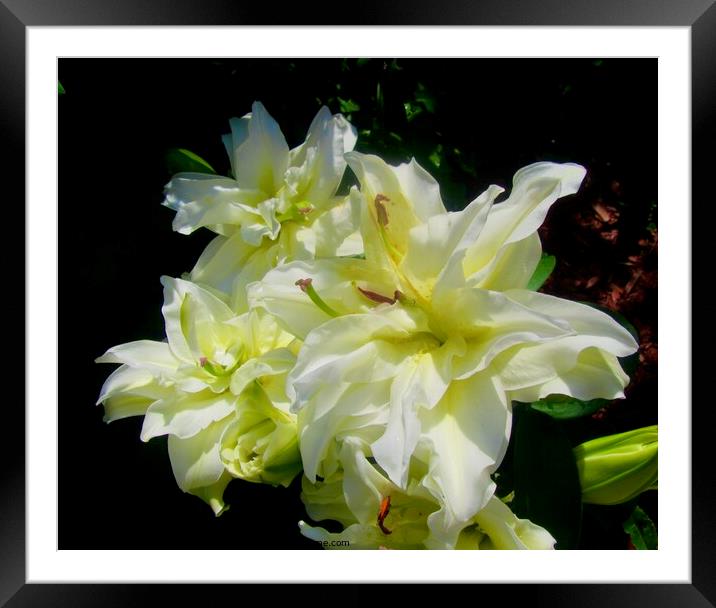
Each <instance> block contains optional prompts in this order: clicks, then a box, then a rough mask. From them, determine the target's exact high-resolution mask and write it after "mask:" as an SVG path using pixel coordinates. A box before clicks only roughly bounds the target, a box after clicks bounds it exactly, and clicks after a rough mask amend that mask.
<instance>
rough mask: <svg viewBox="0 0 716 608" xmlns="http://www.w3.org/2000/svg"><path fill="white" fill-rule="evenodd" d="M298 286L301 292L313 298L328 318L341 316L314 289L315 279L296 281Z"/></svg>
mask: <svg viewBox="0 0 716 608" xmlns="http://www.w3.org/2000/svg"><path fill="white" fill-rule="evenodd" d="M296 285H298V286H299V287H300V288H301V291H302V292H303V293H305V294H306V295H308V297H309V298H311V301H312V302H313V303H314V304H315V305H316V306H318V308H320V309H321V310H322V311H323V312H325V313H326V314H327V315H328V316H330V317H338V316H340V315H339V314H338V313H337V312H336V311H335V310H333V309H332V308H331V307H330V306H329V305H328V304H326V303H325V302H324V301H323V300H322V299H321V296H319V295H318V293H317V292H316V290H315V288H314V287H313V279H310V278H309V279H298V281H296Z"/></svg>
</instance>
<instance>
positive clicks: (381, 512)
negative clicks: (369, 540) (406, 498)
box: [378, 496, 393, 534]
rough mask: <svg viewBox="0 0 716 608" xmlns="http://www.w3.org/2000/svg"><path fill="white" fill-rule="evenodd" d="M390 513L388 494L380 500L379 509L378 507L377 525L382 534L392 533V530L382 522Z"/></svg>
mask: <svg viewBox="0 0 716 608" xmlns="http://www.w3.org/2000/svg"><path fill="white" fill-rule="evenodd" d="M389 513H390V496H386V497H385V498H383V500H381V501H380V509H378V527H379V528H380V531H381V532H382V533H383V534H392V533H393V531H392V530H388V528H386V527H385V524H384V523H383V522H384V521H385V518H386V517H388V514H389Z"/></svg>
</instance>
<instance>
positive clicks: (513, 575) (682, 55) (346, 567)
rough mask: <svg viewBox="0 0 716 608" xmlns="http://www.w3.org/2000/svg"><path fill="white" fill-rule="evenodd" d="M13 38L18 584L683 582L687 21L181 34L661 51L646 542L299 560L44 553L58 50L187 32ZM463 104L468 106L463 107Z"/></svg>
mask: <svg viewBox="0 0 716 608" xmlns="http://www.w3.org/2000/svg"><path fill="white" fill-rule="evenodd" d="M27 34H28V36H27V51H28V55H27V58H28V60H27V110H28V113H27V117H28V125H27V127H28V130H27V133H28V135H27V137H28V141H27V144H28V146H27V167H28V171H27V221H28V231H27V235H28V238H27V247H28V250H27V254H28V255H27V268H28V277H27V278H28V282H27V285H28V292H27V301H28V311H29V319H28V325H27V327H28V330H27V332H28V334H27V335H28V350H27V353H28V359H27V367H26V369H27V395H28V401H27V404H28V405H27V443H26V449H27V454H26V456H27V460H26V462H27V503H26V504H27V581H28V582H29V583H34V582H50V581H53V582H54V581H87V582H95V581H96V582H99V581H132V582H133V581H137V582H140V581H141V582H144V581H167V582H169V581H171V582H175V581H176V582H200V581H216V582H233V581H238V580H245V581H277V580H278V581H302V582H305V581H363V580H370V581H388V580H390V581H491V582H503V581H505V582H544V581H554V582H575V581H579V582H690V580H691V563H690V555H691V547H690V539H691V504H690V502H691V501H690V496H691V488H690V479H691V475H690V471H691V464H690V457H689V451H690V448H689V446H690V434H691V432H690V429H691V412H690V407H689V405H690V400H689V403H685V399H684V395H690V390H685V388H687V387H690V344H689V336H690V329H689V327H690V302H689V296H688V294H690V293H691V290H690V283H689V281H690V279H689V277H690V274H691V273H690V272H689V268H690V263H691V262H690V255H689V238H690V237H689V234H690V232H689V230H690V228H689V226H690V211H689V210H690V206H691V205H690V196H691V188H690V175H691V161H690V159H691V153H690V145H691V141H690V128H691V119H690V116H691V112H690V108H691V99H690V89H691V82H690V73H691V69H690V68H691V66H690V28H687V27H668V28H644V27H640V28H627V27H616V28H553V27H550V28H523V27H520V28H514V27H499V28H497V27H489V28H488V27H461V28H442V27H440V28H438V27H435V28H419V27H400V28H387V27H381V28H358V27H341V28H274V27H251V28H236V27H220V28H206V27H194V28H191V39H192V45H191V48H192V51H193V55H192V56H193V57H198V56H207V57H241V56H243V57H248V56H255V57H259V56H263V57H271V56H274V57H289V56H290V57H296V56H297V55H296V49H300V50H301V55H302V56H308V57H321V56H334V57H336V56H339V57H361V56H363V57H364V56H372V57H409V56H412V57H415V56H422V55H423V54H424V52H425V49H426V46H425V40H426V38H429V40H430V46H429V48H430V53H431V56H433V57H439V56H445V57H658V58H659V68H658V75H659V85H658V92H659V93H658V94H659V99H658V104H659V125H658V128H659V163H658V175H659V182H658V191H659V197H660V199H661V204H660V206H659V215H660V217H659V225H660V230H659V241H660V243H659V245H660V248H661V256H660V258H659V282H660V284H661V290H660V292H659V317H660V318H661V319H668V320H669V322H668V323H664V324H661V326H660V327H659V338H660V349H659V356H660V366H661V368H662V369H668V370H669V374H668V379H667V375H666V374H663V373H662V374H661V376H660V377H659V422H660V433H659V434H660V437H659V439H660V442H659V443H660V448H661V455H662V458H660V464H659V484H660V486H661V487H662V488H668V492H662V493H660V495H659V523H660V529H659V549H658V550H657V551H579V552H577V553H571V552H568V551H550V552H533V551H508V552H500V551H454V552H441V553H437V552H431V551H424V552H408V554H407V555H406V552H399V551H344V552H341V553H340V554H338V555H337V554H335V553H333V552H327V551H305V552H303V554H302V555H300V556H299V555H296V552H295V551H109V550H107V551H77V550H73V551H67V550H63V551H60V550H58V549H57V529H58V522H57V461H56V459H57V413H56V405H57V391H56V387H57V371H56V370H57V361H56V352H57V337H56V336H57V315H56V313H55V314H48V311H50V310H53V309H54V310H55V311H57V202H56V201H57V169H56V167H57V147H56V145H54V144H56V141H55V142H54V143H53V138H56V135H54V136H53V134H56V133H57V114H56V102H57V58H58V57H90V56H91V57H154V56H157V49H161V52H162V56H170V57H181V56H184V55H185V51H186V48H187V47H186V34H187V28H156V27H141V28H127V27H102V28H77V27H68V28H61V27H29V28H28V29H27ZM326 50H330V54H327V52H326ZM505 77H506V78H507V77H509V75H505ZM465 78H470V75H469V74H466V75H465ZM496 84H497V85H498V86H499V83H496ZM238 111H240V108H237V112H238ZM471 112H472V109H470V108H467V107H466V115H469V114H470V113H471ZM584 120H585V121H587V120H589V117H588V116H585V117H584ZM537 160H539V159H535V161H537ZM50 387H55V390H54V391H53V390H52V389H51V388H50ZM53 400H54V404H55V407H52V402H53ZM666 404H672V405H673V404H682V405H681V406H680V407H666ZM87 457H88V458H93V457H95V455H93V454H87ZM88 506H90V505H88ZM158 517H159V518H161V514H158ZM297 533H298V532H297Z"/></svg>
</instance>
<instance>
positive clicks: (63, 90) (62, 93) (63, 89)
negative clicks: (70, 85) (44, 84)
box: [57, 80, 65, 95]
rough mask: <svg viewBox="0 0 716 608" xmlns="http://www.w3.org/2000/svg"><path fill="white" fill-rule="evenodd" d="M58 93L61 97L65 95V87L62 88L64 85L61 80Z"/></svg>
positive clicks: (58, 84) (58, 82)
mask: <svg viewBox="0 0 716 608" xmlns="http://www.w3.org/2000/svg"><path fill="white" fill-rule="evenodd" d="M57 92H58V93H59V94H60V95H64V94H65V87H63V86H62V83H61V82H60V81H59V80H58V81H57Z"/></svg>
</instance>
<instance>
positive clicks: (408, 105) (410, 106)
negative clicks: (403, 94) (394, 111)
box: [403, 101, 423, 122]
mask: <svg viewBox="0 0 716 608" xmlns="http://www.w3.org/2000/svg"><path fill="white" fill-rule="evenodd" d="M403 108H405V118H406V119H407V121H408V122H412V121H413V120H415V118H417V117H418V116H420V114H422V113H423V108H422V107H420V106H418V105H415V104H414V103H412V102H410V101H406V102H405V103H404V104H403Z"/></svg>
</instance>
